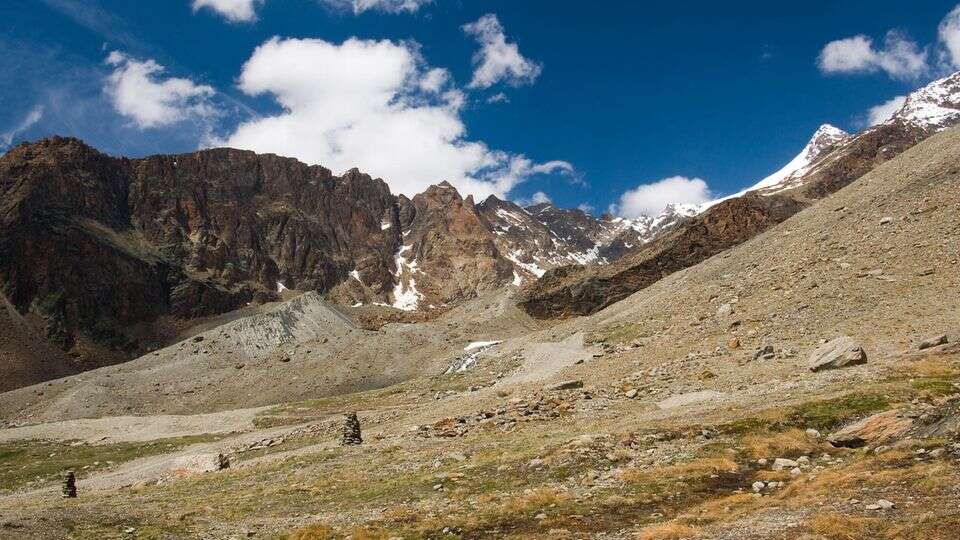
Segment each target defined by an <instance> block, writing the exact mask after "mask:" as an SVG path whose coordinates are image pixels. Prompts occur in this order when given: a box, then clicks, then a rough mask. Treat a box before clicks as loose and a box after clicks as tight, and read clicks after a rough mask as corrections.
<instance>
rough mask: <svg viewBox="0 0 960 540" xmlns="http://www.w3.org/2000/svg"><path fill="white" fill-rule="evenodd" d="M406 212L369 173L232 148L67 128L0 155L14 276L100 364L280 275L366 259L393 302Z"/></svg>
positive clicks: (1, 253) (40, 326) (2, 221)
mask: <svg viewBox="0 0 960 540" xmlns="http://www.w3.org/2000/svg"><path fill="white" fill-rule="evenodd" d="M397 222H398V216H397V206H396V199H395V197H394V196H393V195H391V194H390V192H389V189H388V188H387V186H386V184H385V183H384V182H383V181H381V180H374V179H372V178H370V177H369V176H366V175H363V174H361V173H359V172H357V171H350V172H348V173H346V174H345V175H344V176H343V177H340V178H338V177H334V176H333V175H332V174H331V173H330V171H328V170H327V169H324V168H322V167H308V166H307V165H304V164H302V163H299V162H297V161H296V160H292V159H286V158H280V157H277V156H273V155H263V156H258V155H256V154H254V153H252V152H245V151H238V150H228V149H219V150H208V151H201V152H196V153H193V154H185V155H178V156H154V157H149V158H145V159H141V160H128V159H122V158H112V157H109V156H106V155H104V154H101V153H100V152H97V151H96V150H94V149H93V148H90V147H89V146H86V145H85V144H83V143H82V142H81V141H79V140H76V139H68V138H59V137H55V138H51V139H47V140H43V141H40V142H38V143H35V144H25V145H21V146H19V147H17V148H14V149H13V150H11V151H10V152H8V153H7V154H6V155H5V156H3V158H2V159H0V288H2V293H3V295H4V296H5V297H6V298H7V299H8V300H9V301H10V304H11V305H12V306H13V308H14V310H15V312H16V313H17V314H19V315H20V316H21V317H22V318H23V319H24V320H27V321H32V323H31V328H32V329H33V330H34V331H36V333H37V334H38V335H39V336H40V337H42V338H43V339H44V340H45V341H47V342H49V343H52V344H54V345H55V346H56V347H57V348H58V349H59V350H62V351H65V352H68V353H69V354H70V356H71V359H72V360H71V361H72V364H73V365H72V366H70V369H71V370H76V369H88V368H92V367H98V366H100V365H105V364H110V363H114V362H117V361H122V360H126V359H129V358H132V357H134V356H136V355H138V354H139V353H142V352H144V351H145V350H149V349H151V348H154V347H156V346H157V345H159V344H161V343H163V342H164V340H165V339H166V338H168V337H169V335H170V334H171V333H172V332H176V331H177V329H178V328H179V327H180V326H181V325H180V324H179V323H177V322H176V321H178V320H186V319H194V318H197V317H205V316H208V315H214V314H219V313H224V312H227V311H231V310H234V309H236V308H238V307H241V306H243V305H245V304H247V303H249V302H251V301H255V300H257V301H263V300H270V299H274V298H276V293H277V292H278V289H281V288H300V289H304V290H318V291H327V290H329V289H331V288H332V287H334V286H335V285H336V284H338V283H340V282H342V281H344V280H346V279H348V276H349V275H350V273H351V272H357V273H359V275H360V276H362V278H363V279H364V280H365V282H366V283H368V284H370V290H371V294H374V295H379V296H377V297H376V298H381V299H387V298H389V295H390V293H391V291H392V287H393V282H392V280H393V263H394V254H395V253H396V251H397V249H398V246H399V244H400V235H399V226H398V225H397ZM385 223H386V224H390V225H391V227H384V224H385ZM40 380H42V379H40ZM28 382H36V381H35V380H34V381H28Z"/></svg>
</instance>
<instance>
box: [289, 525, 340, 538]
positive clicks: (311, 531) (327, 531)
mask: <svg viewBox="0 0 960 540" xmlns="http://www.w3.org/2000/svg"><path fill="white" fill-rule="evenodd" d="M332 538H333V529H331V528H330V526H329V525H326V524H324V523H315V524H313V525H309V526H307V527H304V528H302V529H300V530H298V531H295V532H293V533H291V534H290V535H289V536H288V537H287V540H331V539H332Z"/></svg>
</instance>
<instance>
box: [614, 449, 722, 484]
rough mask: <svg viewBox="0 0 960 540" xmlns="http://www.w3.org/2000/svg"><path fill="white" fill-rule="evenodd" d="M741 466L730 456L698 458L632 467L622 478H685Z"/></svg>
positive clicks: (628, 481) (655, 480) (633, 480)
mask: <svg viewBox="0 0 960 540" xmlns="http://www.w3.org/2000/svg"><path fill="white" fill-rule="evenodd" d="M739 469H740V467H739V466H738V465H737V463H736V462H735V461H733V460H732V459H730V458H728V457H722V456H720V457H710V458H702V459H696V460H693V461H688V462H685V463H677V464H676V465H668V466H666V467H657V468H652V469H640V468H635V467H631V468H629V469H624V470H623V471H621V472H620V479H621V480H623V481H624V482H627V483H638V482H651V481H653V482H657V481H661V480H685V479H691V478H700V477H703V476H708V475H711V474H718V473H722V472H737V471H738V470H739Z"/></svg>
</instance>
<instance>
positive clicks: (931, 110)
mask: <svg viewBox="0 0 960 540" xmlns="http://www.w3.org/2000/svg"><path fill="white" fill-rule="evenodd" d="M958 120H960V72H957V73H954V74H953V75H950V76H948V77H944V78H942V79H938V80H936V81H933V82H932V83H930V84H928V85H926V86H924V87H923V88H921V89H919V90H916V91H914V92H912V93H911V94H909V95H908V96H907V98H906V100H905V101H904V103H903V107H902V108H901V109H900V110H899V111H897V112H896V114H894V115H893V117H892V118H891V119H890V120H888V121H887V122H886V123H887V124H889V123H893V122H902V123H905V124H908V125H913V126H916V127H919V128H921V129H924V130H933V131H934V132H937V131H942V130H944V129H946V128H948V127H950V126H952V125H954V124H955V123H956V122H957V121H958Z"/></svg>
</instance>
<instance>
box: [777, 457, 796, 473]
mask: <svg viewBox="0 0 960 540" xmlns="http://www.w3.org/2000/svg"><path fill="white" fill-rule="evenodd" d="M797 465H799V463H797V462H796V461H794V460H792V459H786V458H777V459H775V460H773V466H772V468H773V470H775V471H781V470H783V469H792V468H794V467H796V466H797Z"/></svg>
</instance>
